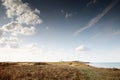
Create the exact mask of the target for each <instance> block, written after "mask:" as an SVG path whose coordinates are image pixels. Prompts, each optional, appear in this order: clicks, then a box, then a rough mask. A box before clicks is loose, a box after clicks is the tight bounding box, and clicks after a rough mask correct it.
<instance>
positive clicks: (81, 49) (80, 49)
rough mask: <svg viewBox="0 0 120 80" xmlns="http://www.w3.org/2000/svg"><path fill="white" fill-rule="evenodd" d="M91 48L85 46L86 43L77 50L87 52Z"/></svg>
mask: <svg viewBox="0 0 120 80" xmlns="http://www.w3.org/2000/svg"><path fill="white" fill-rule="evenodd" d="M88 50H89V48H87V47H86V46H84V45H80V46H78V47H77V48H76V49H75V51H76V52H77V53H85V52H87V51H88Z"/></svg>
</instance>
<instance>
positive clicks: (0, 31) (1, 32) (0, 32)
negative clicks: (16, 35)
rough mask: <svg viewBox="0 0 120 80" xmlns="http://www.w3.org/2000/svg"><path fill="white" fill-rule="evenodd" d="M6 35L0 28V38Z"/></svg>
mask: <svg viewBox="0 0 120 80" xmlns="http://www.w3.org/2000/svg"><path fill="white" fill-rule="evenodd" d="M3 34H4V31H3V29H1V28H0V37H1V36H2V35H3Z"/></svg>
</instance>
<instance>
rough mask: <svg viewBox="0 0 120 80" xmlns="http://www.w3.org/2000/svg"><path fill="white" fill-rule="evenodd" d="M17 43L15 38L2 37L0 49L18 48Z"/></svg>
mask: <svg viewBox="0 0 120 80" xmlns="http://www.w3.org/2000/svg"><path fill="white" fill-rule="evenodd" d="M18 42H19V40H18V38H17V37H9V38H8V37H2V38H0V48H18V47H19V44H18Z"/></svg>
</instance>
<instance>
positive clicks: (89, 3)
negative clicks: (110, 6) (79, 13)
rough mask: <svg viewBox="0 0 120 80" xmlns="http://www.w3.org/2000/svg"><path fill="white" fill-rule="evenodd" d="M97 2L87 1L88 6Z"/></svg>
mask: <svg viewBox="0 0 120 80" xmlns="http://www.w3.org/2000/svg"><path fill="white" fill-rule="evenodd" d="M96 2H97V0H91V1H90V2H88V3H87V7H88V6H89V5H91V4H95V3H96Z"/></svg>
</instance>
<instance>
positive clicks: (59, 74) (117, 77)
mask: <svg viewBox="0 0 120 80" xmlns="http://www.w3.org/2000/svg"><path fill="white" fill-rule="evenodd" d="M0 80H120V70H119V69H116V68H114V69H104V68H95V67H91V66H88V65H86V64H85V63H83V62H77V61H74V62H53V63H52V62H47V63H43V62H37V63H33V62H29V63H28V62H23V63H20V62H19V63H0Z"/></svg>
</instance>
